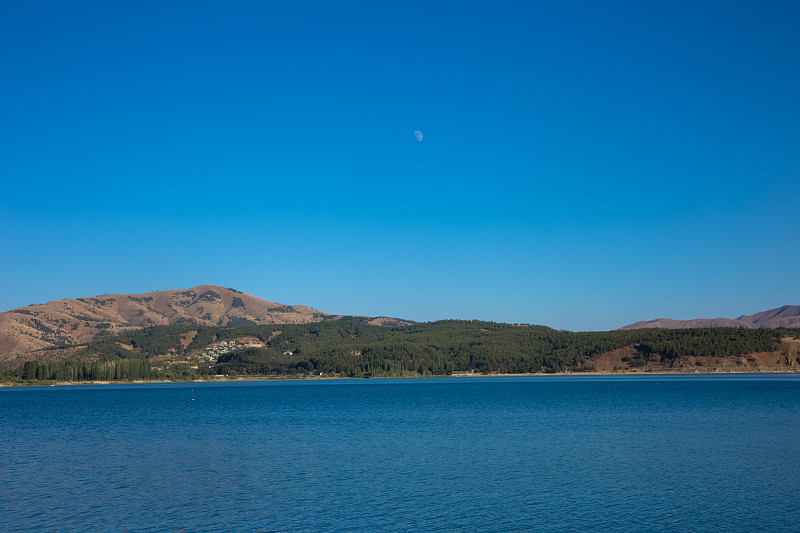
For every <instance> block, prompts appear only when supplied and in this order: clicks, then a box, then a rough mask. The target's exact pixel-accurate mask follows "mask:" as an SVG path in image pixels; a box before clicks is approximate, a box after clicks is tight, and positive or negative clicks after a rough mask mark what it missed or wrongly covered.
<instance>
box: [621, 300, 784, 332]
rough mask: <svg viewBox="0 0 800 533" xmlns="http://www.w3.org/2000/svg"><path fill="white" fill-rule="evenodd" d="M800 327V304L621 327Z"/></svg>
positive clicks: (637, 323) (638, 323)
mask: <svg viewBox="0 0 800 533" xmlns="http://www.w3.org/2000/svg"><path fill="white" fill-rule="evenodd" d="M798 327H800V305H784V306H783V307H777V308H775V309H770V310H768V311H762V312H760V313H756V314H754V315H742V316H740V317H739V318H736V319H733V318H696V319H693V320H672V319H670V318H658V319H656V320H645V321H642V322H636V323H634V324H629V325H627V326H623V327H621V328H619V329H642V328H666V329H686V328H798Z"/></svg>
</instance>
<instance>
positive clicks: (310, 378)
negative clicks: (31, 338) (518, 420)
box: [0, 370, 800, 388]
mask: <svg viewBox="0 0 800 533" xmlns="http://www.w3.org/2000/svg"><path fill="white" fill-rule="evenodd" d="M734 374H768V375H778V374H800V370H788V371H783V372H781V371H775V370H768V371H761V372H753V371H750V372H747V371H740V372H735V371H717V372H697V371H695V372H663V371H658V372H647V371H622V372H609V371H605V372H596V371H592V372H535V373H526V374H481V373H475V374H466V375H452V374H448V375H443V376H378V377H370V378H351V377H346V376H345V377H339V376H330V377H328V376H308V377H296V376H291V377H282V376H249V377H239V378H233V379H231V378H225V379H193V380H188V381H183V380H165V379H154V380H148V379H144V380H132V381H57V382H49V381H43V382H42V383H14V382H8V381H6V382H0V388H17V387H62V386H68V385H86V386H91V385H142V384H154V385H157V384H167V383H237V382H255V381H327V380H381V379H431V378H453V379H469V378H478V377H481V378H495V377H497V378H502V377H555V376H558V377H565V376H573V377H577V376H587V377H588V376H719V375H734Z"/></svg>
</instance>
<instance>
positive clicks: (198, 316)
mask: <svg viewBox="0 0 800 533" xmlns="http://www.w3.org/2000/svg"><path fill="white" fill-rule="evenodd" d="M343 318H349V319H356V320H360V321H363V322H364V323H368V324H374V325H386V326H394V325H403V324H410V322H409V321H405V320H399V319H392V318H386V317H379V318H369V317H343V316H341V315H332V314H330V313H323V312H322V311H318V310H316V309H312V308H311V307H306V306H304V305H281V304H278V303H275V302H270V301H267V300H262V299H261V298H257V297H256V296H252V295H250V294H245V293H243V292H239V291H237V290H234V289H228V288H225V287H218V286H216V285H200V286H198V287H193V288H191V289H184V290H171V291H157V292H149V293H145V294H106V295H103V296H96V297H94V298H74V299H67V300H56V301H53V302H48V303H46V304H39V305H29V306H26V307H21V308H19V309H13V310H11V311H7V312H5V313H0V361H2V360H10V359H20V358H27V357H25V355H26V354H30V353H31V352H34V351H37V350H42V349H47V348H53V347H56V346H68V345H80V344H86V343H88V342H89V341H91V340H92V339H94V338H95V337H97V336H101V335H103V336H105V335H116V334H118V333H120V332H122V331H125V330H129V329H136V328H143V327H147V326H156V325H168V324H187V325H202V326H238V325H244V324H305V323H308V322H320V321H326V320H341V319H343Z"/></svg>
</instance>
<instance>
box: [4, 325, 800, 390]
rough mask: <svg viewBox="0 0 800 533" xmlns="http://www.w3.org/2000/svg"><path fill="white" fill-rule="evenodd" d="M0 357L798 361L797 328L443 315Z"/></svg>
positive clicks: (107, 373)
mask: <svg viewBox="0 0 800 533" xmlns="http://www.w3.org/2000/svg"><path fill="white" fill-rule="evenodd" d="M53 352H54V351H42V352H39V354H41V355H43V356H47V357H46V358H44V357H43V358H40V359H38V360H37V361H26V362H24V363H18V364H16V365H6V366H5V367H1V366H0V381H4V380H5V381H8V382H17V383H23V382H34V381H41V380H56V381H104V380H106V381H110V380H131V379H167V380H181V379H224V377H225V376H231V377H234V376H253V377H273V378H277V377H295V378H302V377H314V376H316V377H319V376H336V377H340V378H341V377H414V376H444V375H474V374H476V373H480V374H525V373H539V372H543V373H558V372H564V373H578V372H613V373H616V372H623V373H624V372H666V373H698V372H702V373H709V372H798V371H800V329H783V328H780V329H768V328H751V329H747V328H697V329H690V330H676V329H639V330H632V331H619V330H617V331H608V332H582V333H573V332H568V331H559V330H554V329H551V328H547V327H544V326H518V325H512V324H498V323H492V322H479V321H464V320H445V321H439V322H426V323H417V324H412V325H409V326H401V327H394V328H386V327H379V326H372V325H368V324H365V323H359V322H356V321H353V320H338V321H326V322H316V323H309V324H273V325H248V326H236V327H223V326H187V325H172V326H153V327H148V328H144V329H137V330H131V331H127V332H124V333H122V334H120V335H117V336H115V337H106V338H102V339H98V340H95V341H93V342H91V343H90V344H89V345H88V346H86V347H85V348H82V349H80V350H78V351H76V352H75V353H74V354H73V355H72V357H69V358H59V357H52V356H53Z"/></svg>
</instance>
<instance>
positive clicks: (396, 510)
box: [0, 374, 800, 532]
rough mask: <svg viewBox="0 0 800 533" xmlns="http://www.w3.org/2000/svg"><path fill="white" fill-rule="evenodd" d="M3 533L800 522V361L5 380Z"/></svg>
mask: <svg viewBox="0 0 800 533" xmlns="http://www.w3.org/2000/svg"><path fill="white" fill-rule="evenodd" d="M0 432H2V439H1V440H0V517H2V518H1V519H0V520H1V521H0V530H2V531H32V530H52V531H86V530H102V531H164V530H173V531H219V530H230V531H352V532H375V531H487V532H489V531H545V532H548V531H610V532H617V531H726V532H728V531H741V532H757V531H769V532H776V531H795V532H796V531H800V375H796V374H782V375H707V376H703V375H701V376H663V375H660V376H553V377H541V376H536V377H496V378H495V377H491V378H483V377H468V378H442V379H397V380H313V381H262V382H237V383H202V384H200V383H187V384H183V383H182V384H143V385H76V386H63V387H28V388H4V389H0Z"/></svg>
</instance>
